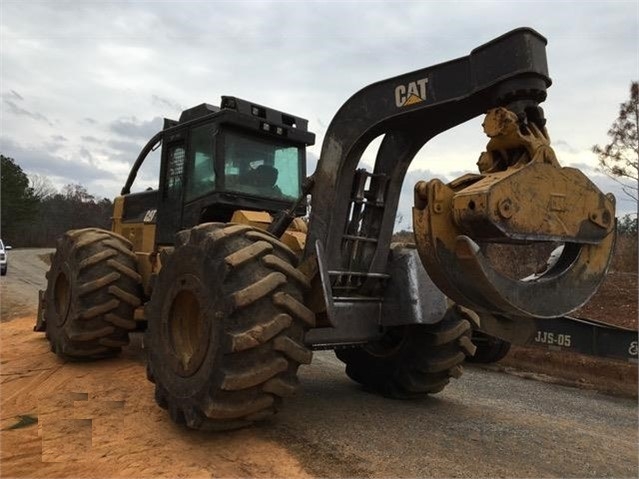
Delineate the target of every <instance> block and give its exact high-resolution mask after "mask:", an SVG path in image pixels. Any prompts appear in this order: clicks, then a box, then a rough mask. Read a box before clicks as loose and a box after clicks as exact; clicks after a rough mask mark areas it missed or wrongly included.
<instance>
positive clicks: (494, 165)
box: [413, 108, 615, 318]
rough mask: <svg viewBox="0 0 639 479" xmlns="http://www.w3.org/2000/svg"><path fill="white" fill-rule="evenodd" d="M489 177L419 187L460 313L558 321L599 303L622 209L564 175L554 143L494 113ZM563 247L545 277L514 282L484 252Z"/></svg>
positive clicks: (427, 258) (422, 211) (584, 181)
mask: <svg viewBox="0 0 639 479" xmlns="http://www.w3.org/2000/svg"><path fill="white" fill-rule="evenodd" d="M484 130H485V131H486V133H487V134H488V135H489V136H491V140H490V141H489V143H488V146H487V151H486V152H484V153H483V154H482V155H481V157H480V160H479V162H478V165H479V169H480V174H479V175H465V176H463V177H461V178H459V179H457V180H455V181H453V182H451V183H449V184H444V183H442V182H441V181H439V180H431V181H428V182H425V181H420V182H419V183H417V185H416V186H415V206H414V208H413V228H414V231H415V240H416V243H417V249H418V251H419V254H420V257H421V260H422V262H423V264H424V267H425V268H426V270H427V272H428V274H429V275H430V277H431V278H432V279H433V281H434V282H435V284H436V285H437V286H438V287H439V288H440V289H441V290H442V291H443V292H444V294H446V295H447V296H448V297H449V298H451V299H452V300H453V301H455V302H456V303H458V304H461V305H463V306H466V307H468V308H471V309H474V310H476V311H486V312H491V313H493V314H503V315H508V316H532V317H538V318H550V317H557V316H561V315H565V314H568V313H569V312H571V311H574V310H575V309H577V308H579V307H580V306H582V305H583V304H584V303H585V302H586V301H588V299H589V298H590V297H591V296H592V295H593V294H594V293H595V291H596V290H597V288H598V287H599V284H600V283H601V281H602V280H603V277H604V275H605V273H606V271H607V269H608V265H609V263H610V259H611V255H612V251H613V248H614V243H615V221H614V217H615V203H614V197H613V196H612V195H604V194H603V193H602V192H601V191H599V189H598V188H597V187H596V186H595V185H594V184H593V183H592V182H591V181H590V180H589V179H588V178H587V177H586V176H585V175H584V174H583V173H581V172H580V171H579V170H576V169H574V168H561V167H560V166H559V163H558V162H557V159H556V157H555V154H554V152H553V151H552V149H551V148H550V141H549V140H548V136H547V133H546V132H545V131H542V130H541V129H540V128H538V127H537V126H536V125H535V124H532V123H531V124H525V125H522V124H521V122H520V120H519V119H518V117H517V116H516V115H514V114H513V113H512V112H510V111H508V110H506V109H504V108H498V109H495V110H491V111H490V112H489V113H488V115H487V117H486V121H485V123H484ZM537 242H561V243H563V248H562V251H561V254H560V255H559V256H558V258H557V259H556V261H555V262H554V264H552V266H550V267H549V268H548V269H547V270H546V271H545V272H544V273H543V274H540V275H535V276H534V277H532V278H525V279H513V278H511V277H509V276H506V275H505V274H503V273H501V272H499V271H497V270H496V269H495V267H493V265H492V264H491V262H490V261H489V260H488V258H487V257H486V255H485V254H484V253H483V252H482V248H481V247H480V246H479V245H480V244H481V245H484V244H489V243H507V244H530V243H537Z"/></svg>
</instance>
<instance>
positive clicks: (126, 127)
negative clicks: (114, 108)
mask: <svg viewBox="0 0 639 479" xmlns="http://www.w3.org/2000/svg"><path fill="white" fill-rule="evenodd" d="M162 124H163V120H162V118H160V117H159V116H156V117H155V118H153V119H152V120H148V121H139V120H138V119H137V118H135V117H131V118H120V119H118V120H115V121H113V122H111V124H110V125H109V129H110V130H111V131H112V132H114V133H117V134H118V135H122V136H126V137H128V138H143V139H146V140H150V139H151V137H152V136H153V135H155V134H156V133H157V132H159V131H160V130H162Z"/></svg>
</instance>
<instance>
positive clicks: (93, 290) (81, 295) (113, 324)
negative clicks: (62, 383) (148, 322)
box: [44, 228, 142, 360]
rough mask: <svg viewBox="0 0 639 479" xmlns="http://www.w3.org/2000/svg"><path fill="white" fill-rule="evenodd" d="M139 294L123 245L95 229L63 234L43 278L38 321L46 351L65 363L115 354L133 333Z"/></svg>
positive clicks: (128, 246) (125, 243)
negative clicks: (41, 311)
mask: <svg viewBox="0 0 639 479" xmlns="http://www.w3.org/2000/svg"><path fill="white" fill-rule="evenodd" d="M141 294H142V291H141V287H140V275H139V274H138V272H137V260H136V256H135V253H133V252H132V251H131V243H130V242H129V241H127V240H126V239H124V238H123V237H121V236H120V235H118V234H116V233H113V232H112V231H107V230H102V229H98V228H86V229H80V230H72V231H68V232H67V233H65V235H64V236H63V237H62V238H61V239H60V240H58V248H57V250H56V252H55V254H54V255H53V258H52V260H51V268H50V269H49V271H48V272H47V289H46V291H45V296H44V318H45V328H46V337H47V339H48V340H49V342H50V343H51V350H52V351H54V352H55V353H56V354H57V355H58V356H60V357H61V358H63V359H67V360H69V359H70V360H88V359H100V358H105V357H110V356H114V355H116V354H118V353H119V352H120V350H121V349H122V346H125V345H126V344H128V342H129V337H128V332H129V331H131V330H133V329H134V328H135V321H134V319H133V317H134V311H135V308H136V307H137V306H139V305H140V303H141V300H140V298H141Z"/></svg>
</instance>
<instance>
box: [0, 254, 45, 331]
mask: <svg viewBox="0 0 639 479" xmlns="http://www.w3.org/2000/svg"><path fill="white" fill-rule="evenodd" d="M53 251H54V250H53V249H51V248H28V249H13V250H11V251H9V252H8V255H7V257H8V258H9V263H8V264H9V267H8V269H7V275H6V276H2V277H1V279H0V320H1V321H7V320H9V319H12V318H14V317H19V316H24V315H25V314H27V313H29V312H31V311H32V310H33V308H34V307H35V308H37V306H38V291H39V290H40V289H44V288H46V285H47V280H46V278H45V277H44V274H45V271H46V270H47V269H48V266H47V265H46V263H45V262H44V261H42V257H44V256H45V255H47V254H50V253H53Z"/></svg>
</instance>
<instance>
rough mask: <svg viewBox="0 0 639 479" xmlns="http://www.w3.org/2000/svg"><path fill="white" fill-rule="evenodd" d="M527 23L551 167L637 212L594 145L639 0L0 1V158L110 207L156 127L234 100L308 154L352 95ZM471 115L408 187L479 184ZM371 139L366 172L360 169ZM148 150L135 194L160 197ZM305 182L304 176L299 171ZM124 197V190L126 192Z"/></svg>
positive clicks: (627, 56)
mask: <svg viewBox="0 0 639 479" xmlns="http://www.w3.org/2000/svg"><path fill="white" fill-rule="evenodd" d="M522 26H528V27H532V28H534V29H535V30H537V31H538V32H539V33H541V34H542V35H544V36H545V37H546V38H547V39H548V46H547V56H548V64H549V71H550V76H551V78H552V80H553V85H552V86H551V87H550V89H549V90H548V99H547V101H546V102H545V103H544V104H543V105H542V106H543V108H544V110H545V112H546V118H547V120H548V123H547V126H548V130H549V133H550V136H551V139H552V141H553V143H552V144H553V146H554V148H555V151H556V153H557V156H558V159H559V161H560V163H561V164H562V165H563V166H575V167H579V168H581V169H583V170H584V172H585V173H586V174H587V175H588V176H589V177H590V178H591V179H593V181H594V182H595V183H596V184H597V185H598V186H599V187H600V188H601V189H602V190H604V191H606V192H608V191H611V192H613V193H615V195H616V196H617V210H618V214H620V215H621V214H624V213H630V212H633V211H636V203H634V202H632V201H631V200H630V199H629V198H627V197H626V196H624V195H623V193H622V192H621V191H620V188H619V187H618V185H617V184H616V183H615V182H614V181H612V180H610V179H609V178H607V177H605V176H604V175H602V174H601V173H599V172H597V171H596V165H597V158H596V156H595V155H594V153H592V152H591V148H592V146H593V145H594V144H600V145H604V144H606V143H607V141H608V137H607V135H606V132H607V131H608V129H609V128H610V126H611V124H612V123H613V121H614V120H615V119H616V117H617V114H618V110H619V104H620V103H621V102H623V101H626V100H627V99H628V97H629V86H630V82H631V81H632V80H638V79H639V36H638V35H639V33H638V32H639V2H637V1H636V0H630V1H613V0H608V1H583V0H582V1H579V2H572V1H561V0H555V1H534V2H526V1H492V2H485V1H386V2H384V1H377V2H364V1H361V2H355V1H323V2H310V1H272V2H268V1H238V0H236V1H231V2H214V1H188V0H186V1H178V2H176V1H159V0H148V1H142V0H141V1H104V0H101V1H82V2H81V1H27V0H22V1H11V0H1V1H0V95H1V102H0V153H2V154H3V155H5V156H9V157H12V158H14V159H15V160H16V162H17V163H18V164H19V165H20V166H21V167H22V169H23V170H24V171H25V172H26V173H27V174H28V175H40V176H45V177H47V178H49V179H50V180H51V182H52V183H53V184H54V186H56V187H58V188H60V187H62V186H63V185H65V184H68V183H80V184H83V185H84V186H86V187H87V189H88V191H89V192H90V193H92V194H94V195H96V196H101V197H108V198H113V197H114V196H116V195H117V194H118V193H119V191H120V189H121V187H122V185H123V184H124V182H125V180H126V177H127V175H128V171H129V169H130V166H131V165H132V163H133V162H134V161H135V158H136V157H137V155H138V153H139V151H140V150H141V149H142V147H143V146H144V145H145V143H146V142H147V140H148V139H150V138H151V137H152V136H153V135H154V134H155V133H156V132H157V131H159V130H160V129H161V126H162V118H164V117H168V118H174V119H176V118H178V117H179V114H180V112H181V111H182V110H183V109H186V108H189V107H192V106H195V105H198V104H200V103H203V102H207V103H211V104H215V105H218V104H219V99H220V96H222V95H231V96H237V97H240V98H245V99H248V100H251V101H253V102H256V103H259V104H263V105H268V106H270V107H273V108H276V109H278V110H282V111H285V112H289V113H292V114H295V115H297V116H301V117H304V118H307V119H308V120H309V129H310V130H311V131H313V132H315V134H316V137H317V138H316V144H315V145H314V146H312V147H310V148H309V149H308V157H309V163H310V164H311V165H313V164H314V163H315V161H316V159H317V157H318V156H319V153H320V150H321V145H322V140H323V138H324V134H325V132H326V128H327V126H328V125H329V124H330V121H331V119H332V117H333V115H334V114H335V112H336V111H337V110H338V109H339V107H340V106H341V105H342V104H343V103H344V102H345V101H346V100H347V99H348V98H349V97H350V96H351V95H352V94H353V93H355V92H356V91H358V90H360V89H361V88H363V87H364V86H366V85H368V84H370V83H374V82H376V81H379V80H383V79H385V78H389V77H393V76H396V75H399V74H402V73H406V72H410V71H413V70H417V69H421V68H424V67H427V66H430V65H435V64H437V63H440V62H443V61H447V60H451V59H454V58H458V57H461V56H466V55H468V54H469V53H470V51H471V50H472V49H473V48H475V47H477V46H479V45H481V44H483V43H486V42H487V41H490V40H491V39H493V38H495V37H497V36H499V35H501V34H503V33H505V32H507V31H509V30H511V29H513V28H517V27H522ZM481 122H482V119H481V117H479V118H476V119H473V120H471V121H469V122H467V123H465V124H463V125H460V126H458V127H456V128H454V129H451V130H449V131H447V132H444V133H442V134H441V135H439V136H438V137H436V138H434V139H433V140H431V141H430V142H429V143H428V144H427V145H425V146H424V148H423V149H422V150H421V151H420V153H419V154H418V155H417V157H416V158H415V160H414V161H413V163H412V165H411V168H410V170H409V173H408V175H407V178H406V180H405V183H404V188H403V194H402V197H401V200H400V208H399V213H400V214H401V216H402V217H403V220H402V221H400V222H398V227H400V228H410V207H411V206H412V188H413V185H414V184H415V182H416V181H418V180H420V179H425V180H427V179H429V178H432V177H439V178H442V179H446V180H452V179H453V178H455V177H457V176H460V175H461V174H463V173H466V172H476V166H475V163H476V161H477V158H478V156H479V154H480V152H481V151H483V150H484V148H485V145H486V141H487V138H486V137H485V135H484V134H483V132H482V129H481ZM378 145H379V142H378V141H377V142H374V143H373V144H372V145H371V146H370V147H369V148H368V149H367V151H366V153H365V154H364V157H363V160H362V161H363V162H364V163H368V164H372V163H373V158H374V156H375V148H376V147H377V146H378ZM158 168H159V167H158V163H157V154H156V155H155V156H154V157H153V158H151V159H150V160H149V161H147V164H145V166H144V167H143V169H142V171H141V173H140V175H139V178H138V182H137V184H136V186H137V187H138V189H144V188H145V187H147V186H154V185H157V176H158ZM309 173H310V172H309ZM134 189H135V188H134Z"/></svg>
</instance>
